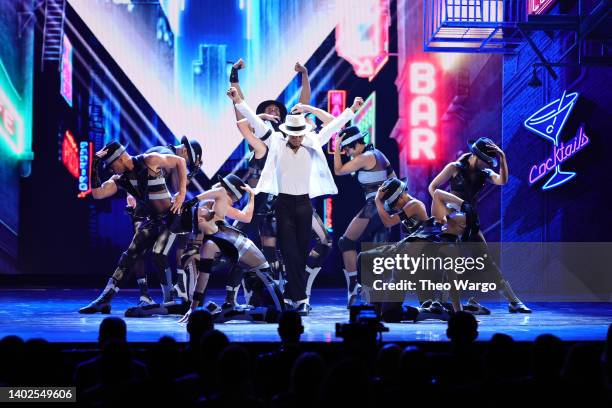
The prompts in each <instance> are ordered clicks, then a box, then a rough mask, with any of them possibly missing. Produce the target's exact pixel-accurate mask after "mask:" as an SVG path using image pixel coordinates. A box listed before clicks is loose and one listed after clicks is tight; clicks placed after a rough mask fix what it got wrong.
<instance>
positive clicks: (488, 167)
mask: <svg viewBox="0 0 612 408" xmlns="http://www.w3.org/2000/svg"><path fill="white" fill-rule="evenodd" d="M468 148H469V150H470V152H469V153H466V154H464V155H463V156H461V157H460V158H459V160H457V161H455V162H452V163H449V164H447V165H446V167H444V169H443V170H442V172H440V174H438V175H437V176H436V177H435V178H434V179H433V181H432V182H431V184H430V185H429V193H430V194H431V195H432V197H433V195H434V192H435V191H436V190H437V189H439V188H440V186H443V185H444V184H446V183H447V182H449V184H450V191H451V193H453V194H454V195H455V196H457V197H460V198H461V199H463V200H465V201H466V202H467V203H469V204H470V205H471V206H472V207H473V208H474V211H477V210H476V209H477V203H478V194H479V193H480V191H481V190H482V189H483V187H484V185H485V183H486V182H489V183H492V184H495V185H499V186H503V185H505V184H506V183H507V182H508V163H507V161H506V155H505V154H504V152H503V150H502V149H500V148H499V147H498V146H497V145H496V144H495V143H493V141H492V140H491V139H488V138H484V137H481V138H479V139H478V140H476V141H474V142H470V143H468ZM498 164H499V169H500V172H499V174H498V173H496V172H495V171H494V170H493V168H495V167H497V165H498ZM474 223H475V225H476V230H477V231H476V233H474V234H472V235H471V236H470V240H469V241H470V242H479V243H481V244H482V248H481V249H480V250H481V251H484V252H487V243H486V241H485V238H484V235H483V233H482V230H481V229H480V223H479V220H478V215H477V213H475V220H474ZM484 272H485V273H486V274H487V276H486V279H487V280H488V281H490V282H494V283H495V284H496V285H497V287H498V288H499V292H500V294H501V295H502V296H504V297H505V298H506V300H507V301H508V311H509V312H510V313H531V310H530V309H529V308H528V307H527V306H525V304H523V302H521V300H520V299H519V298H518V296H516V294H515V293H514V291H513V290H512V287H511V286H510V283H509V282H508V281H507V280H505V279H504V277H503V275H502V272H501V270H500V269H499V267H498V266H497V264H496V263H495V262H494V261H493V259H492V257H491V256H487V257H486V267H485V269H484ZM465 309H466V311H469V312H471V313H474V314H490V313H491V312H490V311H489V310H488V309H487V308H485V307H484V306H482V305H480V304H479V303H478V302H477V301H476V300H475V299H474V298H470V299H469V301H468V304H467V305H466V307H465Z"/></svg>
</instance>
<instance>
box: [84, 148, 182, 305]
mask: <svg viewBox="0 0 612 408" xmlns="http://www.w3.org/2000/svg"><path fill="white" fill-rule="evenodd" d="M102 163H104V165H105V167H107V168H110V169H111V171H112V172H113V173H114V175H113V176H112V177H111V178H109V179H108V180H107V181H105V182H104V183H103V184H101V180H100V164H102ZM175 169H176V171H177V175H178V185H179V192H178V193H177V194H176V195H175V196H174V198H173V197H172V196H171V195H170V192H169V190H168V186H167V185H166V180H165V178H164V172H171V171H173V170H175ZM119 188H121V189H123V190H125V191H126V192H127V193H128V194H130V195H132V196H133V197H134V199H135V200H136V201H137V203H138V204H140V205H142V206H143V207H144V208H146V209H147V212H146V218H145V220H144V221H143V222H142V223H141V224H140V225H139V226H138V229H137V230H136V232H135V233H134V237H133V238H132V242H131V243H130V245H129V247H128V249H127V250H126V251H125V252H123V254H122V255H121V257H120V258H119V263H118V265H117V268H116V269H115V272H114V273H113V275H112V276H111V278H110V279H109V280H108V283H107V285H106V287H105V288H104V290H103V291H102V293H101V294H100V296H98V298H96V299H95V300H94V301H93V302H91V303H90V304H89V305H87V306H85V307H83V308H81V309H80V310H79V313H84V314H91V313H110V311H111V300H112V298H113V296H114V295H115V294H116V293H117V291H118V290H119V287H118V286H119V283H120V282H121V280H122V279H123V277H124V276H125V275H126V273H127V272H128V270H129V269H130V268H132V267H133V266H134V264H135V262H136V261H137V260H138V259H139V258H141V257H142V256H143V254H144V253H145V252H146V251H147V250H149V249H151V251H152V255H153V263H154V264H155V266H156V268H157V270H158V273H159V276H160V282H161V283H162V285H170V284H171V282H170V281H168V280H167V277H166V274H165V273H164V272H165V267H166V256H165V254H164V253H163V251H164V249H165V248H166V246H167V245H168V240H169V239H170V236H171V232H170V228H169V227H170V224H171V223H172V221H173V219H174V214H175V213H177V212H179V211H180V209H181V206H182V204H183V201H184V200H185V193H186V188H187V166H186V164H185V159H183V158H182V157H178V156H175V155H165V154H163V155H162V154H159V153H147V154H142V155H138V156H130V155H129V154H128V153H127V152H126V149H125V147H124V146H122V145H121V144H120V143H118V142H116V141H113V142H111V143H109V144H107V145H106V146H104V148H103V149H102V150H100V151H98V152H97V153H96V155H95V157H94V160H93V166H92V197H93V198H94V199H96V200H100V199H103V198H107V197H111V196H113V195H114V194H116V193H117V191H118V189H119Z"/></svg>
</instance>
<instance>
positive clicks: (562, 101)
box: [524, 91, 589, 190]
mask: <svg viewBox="0 0 612 408" xmlns="http://www.w3.org/2000/svg"><path fill="white" fill-rule="evenodd" d="M577 99H578V92H573V93H569V94H568V93H567V92H565V91H564V92H563V95H561V97H560V98H559V99H555V100H554V101H552V102H550V103H549V104H547V105H546V106H544V107H543V108H541V109H540V110H538V111H537V112H536V113H534V114H533V115H531V116H530V117H528V118H527V120H525V122H524V126H525V127H526V128H527V129H529V130H531V131H532V132H533V133H535V134H536V135H538V136H540V137H542V138H544V139H546V140H548V141H549V142H550V143H552V144H553V146H554V148H553V154H552V156H551V157H549V158H548V159H546V160H545V161H543V162H542V163H540V164H535V165H533V166H532V167H531V169H530V171H529V183H530V184H533V183H535V182H536V181H538V180H539V179H541V178H542V177H544V175H546V174H548V173H549V172H550V171H552V170H554V174H553V176H552V177H551V178H549V179H548V180H547V181H546V183H544V185H543V186H542V190H549V189H551V188H555V187H558V186H560V185H562V184H564V183H567V182H568V181H570V180H571V179H572V178H574V177H575V176H576V173H574V172H569V171H562V170H561V163H563V162H564V161H566V160H567V159H568V158H570V157H571V156H573V155H574V154H575V153H576V152H578V151H579V150H580V149H582V148H583V147H584V146H586V145H587V144H588V143H589V138H588V137H587V136H586V134H585V133H584V128H583V127H582V126H581V127H580V129H579V130H578V134H577V135H576V137H574V138H573V139H572V140H571V141H570V142H568V143H566V144H564V143H563V142H562V143H559V136H560V135H561V132H562V131H563V128H564V127H565V123H566V122H567V118H568V117H569V115H570V113H571V111H572V109H574V106H575V105H576V100H577Z"/></svg>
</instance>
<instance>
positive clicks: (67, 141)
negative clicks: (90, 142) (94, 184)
mask: <svg viewBox="0 0 612 408" xmlns="http://www.w3.org/2000/svg"><path fill="white" fill-rule="evenodd" d="M62 163H63V164H64V166H65V167H66V169H68V172H69V173H70V174H72V175H73V176H74V177H75V178H78V177H79V151H78V149H77V144H76V141H75V140H74V136H73V135H72V133H71V132H70V131H69V130H67V131H66V133H64V139H63V140H62Z"/></svg>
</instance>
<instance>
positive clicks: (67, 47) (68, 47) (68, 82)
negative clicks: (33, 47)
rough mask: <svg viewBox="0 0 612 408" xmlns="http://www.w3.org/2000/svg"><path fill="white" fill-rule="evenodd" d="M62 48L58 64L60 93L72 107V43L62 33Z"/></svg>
mask: <svg viewBox="0 0 612 408" xmlns="http://www.w3.org/2000/svg"><path fill="white" fill-rule="evenodd" d="M63 41H64V49H63V52H62V62H61V65H60V94H61V95H62V96H63V97H64V99H65V100H66V102H67V103H68V106H70V107H72V44H71V43H70V40H68V37H67V36H66V35H64V39H63Z"/></svg>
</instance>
